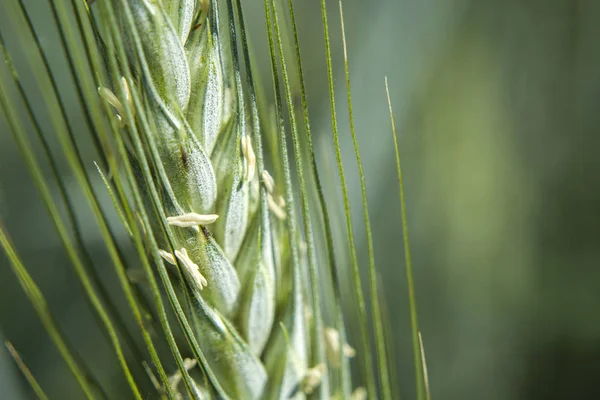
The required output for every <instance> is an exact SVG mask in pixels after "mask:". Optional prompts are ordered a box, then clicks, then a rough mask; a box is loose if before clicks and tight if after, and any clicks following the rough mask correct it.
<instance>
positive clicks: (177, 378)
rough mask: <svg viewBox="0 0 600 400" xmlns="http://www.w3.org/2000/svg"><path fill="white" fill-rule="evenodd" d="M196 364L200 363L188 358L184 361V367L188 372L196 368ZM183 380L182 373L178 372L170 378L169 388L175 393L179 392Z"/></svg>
mask: <svg viewBox="0 0 600 400" xmlns="http://www.w3.org/2000/svg"><path fill="white" fill-rule="evenodd" d="M196 364H198V361H197V360H196V359H191V358H186V359H184V360H183V367H184V368H185V370H186V371H189V370H191V369H192V368H194V367H195V366H196ZM181 379H182V376H181V372H180V371H177V372H176V373H174V374H173V375H171V376H169V377H168V380H169V386H170V387H171V390H172V391H173V392H177V386H178V385H179V382H181Z"/></svg>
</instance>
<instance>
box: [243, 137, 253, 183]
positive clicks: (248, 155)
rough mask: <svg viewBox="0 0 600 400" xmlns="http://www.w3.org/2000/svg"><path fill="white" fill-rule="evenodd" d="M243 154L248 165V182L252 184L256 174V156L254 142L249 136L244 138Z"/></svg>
mask: <svg viewBox="0 0 600 400" xmlns="http://www.w3.org/2000/svg"><path fill="white" fill-rule="evenodd" d="M242 153H243V154H244V161H245V165H246V182H250V181H251V180H252V179H253V178H254V174H255V173H256V155H255V154H254V149H253V148H252V140H250V137H249V136H248V135H244V136H242Z"/></svg>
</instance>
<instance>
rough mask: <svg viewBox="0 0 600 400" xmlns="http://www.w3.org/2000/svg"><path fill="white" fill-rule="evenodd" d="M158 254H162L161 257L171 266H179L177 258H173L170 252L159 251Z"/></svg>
mask: <svg viewBox="0 0 600 400" xmlns="http://www.w3.org/2000/svg"><path fill="white" fill-rule="evenodd" d="M158 254H160V256H161V257H162V258H163V259H164V260H165V261H166V262H168V263H169V264H173V265H177V262H176V261H175V257H173V254H171V253H169V252H168V251H164V250H161V249H159V250H158Z"/></svg>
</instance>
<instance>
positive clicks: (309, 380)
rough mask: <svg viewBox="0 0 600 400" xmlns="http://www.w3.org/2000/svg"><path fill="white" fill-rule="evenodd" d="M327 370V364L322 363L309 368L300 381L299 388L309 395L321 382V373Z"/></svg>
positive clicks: (323, 373)
mask: <svg viewBox="0 0 600 400" xmlns="http://www.w3.org/2000/svg"><path fill="white" fill-rule="evenodd" d="M326 372H327V366H326V365H325V364H324V363H321V364H318V365H316V366H315V367H313V368H310V369H308V370H307V371H306V373H305V374H304V378H302V382H300V390H301V391H302V392H303V393H305V394H308V395H310V394H311V393H312V392H314V391H315V389H316V388H317V387H318V386H319V385H320V384H321V381H322V380H323V375H325V373H326Z"/></svg>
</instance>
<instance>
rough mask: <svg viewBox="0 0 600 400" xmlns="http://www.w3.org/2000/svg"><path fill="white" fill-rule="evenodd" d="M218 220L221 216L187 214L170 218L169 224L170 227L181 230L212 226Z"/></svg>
mask: <svg viewBox="0 0 600 400" xmlns="http://www.w3.org/2000/svg"><path fill="white" fill-rule="evenodd" d="M217 218H219V216H218V215H216V214H196V213H187V214H182V215H177V216H174V217H168V218H167V222H168V223H169V225H173V226H178V227H180V228H189V227H192V226H198V225H209V224H212V223H213V222H215V221H216V220H217Z"/></svg>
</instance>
